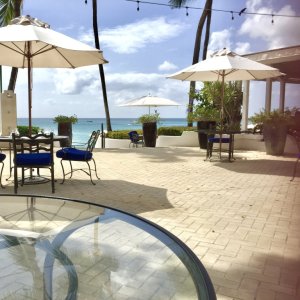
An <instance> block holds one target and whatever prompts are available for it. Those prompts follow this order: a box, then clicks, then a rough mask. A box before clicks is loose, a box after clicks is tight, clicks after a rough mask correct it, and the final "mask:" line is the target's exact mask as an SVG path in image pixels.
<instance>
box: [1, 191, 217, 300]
mask: <svg viewBox="0 0 300 300" xmlns="http://www.w3.org/2000/svg"><path fill="white" fill-rule="evenodd" d="M0 201H1V209H0V211H1V214H0V259H1V264H0V276H1V280H0V299H3V298H5V299H24V298H26V299H143V300H145V299H189V300H192V299H216V296H215V292H214V288H213V286H212V283H211V281H210V278H209V276H208V274H207V272H206V270H205V268H204V267H203V265H202V264H201V263H200V261H199V260H198V259H197V257H196V256H195V255H194V253H193V252H192V251H191V250H190V249H189V248H187V246H186V245H185V244H183V243H182V242H181V241H180V240H178V239H177V238H176V237H175V236H173V235H172V234H170V233H169V232H167V231H165V230H164V229H162V228H161V227H158V226H157V225H154V224H153V223H150V222H148V221H146V220H145V219H142V218H139V217H136V216H133V215H130V214H127V213H124V212H121V211H117V210H114V209H111V208H106V207H102V206H97V205H94V204H90V203H86V202H81V201H75V200H67V199H59V198H54V197H53V198H50V197H49V198H44V197H37V196H9V195H0Z"/></svg>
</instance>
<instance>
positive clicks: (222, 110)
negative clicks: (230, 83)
mask: <svg viewBox="0 0 300 300" xmlns="http://www.w3.org/2000/svg"><path fill="white" fill-rule="evenodd" d="M224 81H225V71H224V70H223V71H222V92H221V120H220V143H219V145H220V149H219V151H220V159H221V158H222V134H223V116H224V90H225V87H224V84H225V82H224Z"/></svg>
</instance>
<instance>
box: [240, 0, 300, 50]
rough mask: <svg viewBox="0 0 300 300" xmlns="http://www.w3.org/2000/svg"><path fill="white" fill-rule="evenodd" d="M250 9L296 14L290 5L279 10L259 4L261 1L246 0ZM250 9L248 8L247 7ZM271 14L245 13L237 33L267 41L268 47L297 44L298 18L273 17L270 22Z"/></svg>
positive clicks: (299, 25) (275, 13)
mask: <svg viewBox="0 0 300 300" xmlns="http://www.w3.org/2000/svg"><path fill="white" fill-rule="evenodd" d="M248 5H249V7H250V8H251V11H255V12H257V13H265V14H274V15H278V14H282V15H296V13H295V11H293V9H292V7H291V5H285V6H283V7H282V8H281V9H280V10H278V11H275V10H274V9H272V6H271V5H270V4H268V6H267V5H266V6H261V5H262V1H258V0H257V1H248V2H247V7H248ZM249 11H250V9H249ZM271 20H272V18H271V16H261V15H246V20H245V21H244V23H243V24H242V26H241V28H240V30H239V34H241V35H249V36H250V37H251V38H259V39H262V40H264V41H265V42H267V47H268V48H269V49H274V48H281V47H287V46H292V45H297V44H299V40H300V31H299V30H297V29H296V28H300V19H299V18H288V17H276V16H275V17H274V23H273V24H272V23H271Z"/></svg>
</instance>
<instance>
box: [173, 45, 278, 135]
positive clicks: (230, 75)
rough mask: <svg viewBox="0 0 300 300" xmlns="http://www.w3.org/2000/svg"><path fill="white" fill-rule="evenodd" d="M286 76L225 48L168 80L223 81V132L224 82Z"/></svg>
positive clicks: (221, 116) (221, 111)
mask: <svg viewBox="0 0 300 300" xmlns="http://www.w3.org/2000/svg"><path fill="white" fill-rule="evenodd" d="M282 75H284V74H283V73H281V72H279V70H278V69H276V68H273V67H270V66H267V65H264V64H262V63H258V62H256V61H253V60H250V59H248V58H244V57H241V56H239V55H237V54H236V53H234V52H232V51H230V50H228V49H226V48H224V49H222V50H220V51H217V52H215V53H214V54H213V55H212V57H211V58H208V59H206V60H203V61H201V62H199V63H197V64H194V65H191V66H189V67H187V68H185V69H183V70H181V71H178V72H176V73H174V74H171V75H169V76H167V78H172V79H178V80H183V81H221V82H222V94H221V95H222V96H221V110H220V118H221V131H222V127H223V115H224V82H225V81H237V80H253V79H254V80H255V79H256V80H260V79H266V78H271V77H279V76H282Z"/></svg>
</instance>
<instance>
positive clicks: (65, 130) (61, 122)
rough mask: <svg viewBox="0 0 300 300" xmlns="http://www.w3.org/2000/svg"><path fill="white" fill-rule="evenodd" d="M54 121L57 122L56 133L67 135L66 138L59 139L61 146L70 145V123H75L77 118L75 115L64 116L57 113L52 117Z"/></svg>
mask: <svg viewBox="0 0 300 300" xmlns="http://www.w3.org/2000/svg"><path fill="white" fill-rule="evenodd" d="M53 121H54V123H57V126H58V127H57V133H58V135H66V136H68V137H69V139H68V140H65V141H61V142H60V146H61V147H71V146H72V124H75V123H77V121H78V118H77V116H76V115H73V116H70V117H68V116H64V115H58V116H56V117H55V118H54V119H53Z"/></svg>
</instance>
